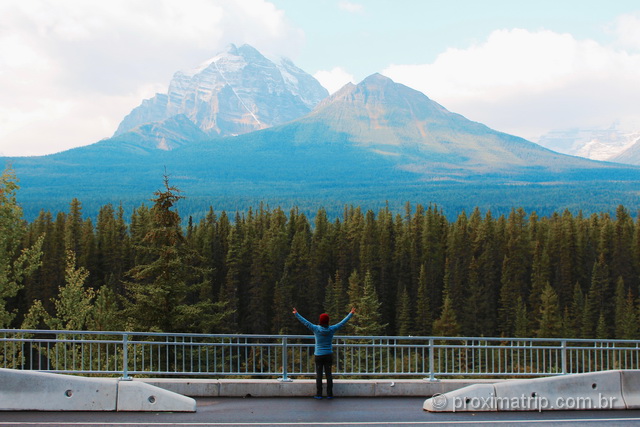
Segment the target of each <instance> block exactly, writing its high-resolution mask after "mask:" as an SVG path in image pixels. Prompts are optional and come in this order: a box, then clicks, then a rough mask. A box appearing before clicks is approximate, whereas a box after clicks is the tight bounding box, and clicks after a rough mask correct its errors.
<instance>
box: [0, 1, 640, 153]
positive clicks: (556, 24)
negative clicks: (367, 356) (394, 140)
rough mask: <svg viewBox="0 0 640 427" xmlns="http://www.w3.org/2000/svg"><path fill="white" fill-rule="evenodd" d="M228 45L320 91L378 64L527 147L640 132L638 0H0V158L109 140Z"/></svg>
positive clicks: (369, 71) (386, 72) (377, 69)
mask: <svg viewBox="0 0 640 427" xmlns="http://www.w3.org/2000/svg"><path fill="white" fill-rule="evenodd" d="M229 43H234V44H236V45H241V44H244V43H247V44H250V45H252V46H254V47H255V48H257V49H258V50H259V51H261V52H262V53H264V54H266V55H271V56H285V57H288V58H290V59H291V60H292V61H293V62H294V63H295V64H296V65H297V66H298V67H300V68H302V69H303V70H305V71H306V72H308V73H309V74H312V75H314V76H315V77H316V78H317V79H318V80H319V81H320V82H321V83H322V84H323V85H324V86H325V87H326V88H327V89H328V90H329V91H330V92H334V91H336V90H337V89H339V88H340V87H341V86H342V85H344V84H346V83H347V82H353V83H358V82H360V81H361V80H363V79H364V78H365V77H367V76H369V75H371V74H373V73H376V72H379V73H381V74H383V75H385V76H387V77H389V78H391V79H393V80H394V81H396V82H397V83H402V84H405V85H407V86H409V87H411V88H413V89H416V90H419V91H421V92H423V93H424V94H425V95H427V96H428V97H429V98H431V99H433V100H434V101H436V102H438V103H440V104H442V105H443V106H444V107H445V108H447V109H448V110H450V111H453V112H456V113H459V114H462V115H464V116H465V117H467V118H469V119H471V120H474V121H478V122H482V123H484V124H486V125H488V126H490V127H492V128H494V129H496V130H499V131H502V132H507V133H511V134H514V135H518V136H521V137H524V138H527V139H529V140H531V141H534V142H537V140H538V139H539V138H540V137H541V136H543V135H544V134H546V133H547V132H550V131H554V130H564V129H574V128H579V129H607V128H610V127H612V126H615V127H616V128H618V129H620V130H623V131H640V102H639V101H640V3H638V1H637V0H633V1H627V0H608V1H605V0H598V1H594V0H562V1H558V0H551V1H549V0H538V1H536V2H532V1H524V0H482V1H478V0H450V1H442V0H437V1H436V0H349V1H347V0H271V1H267V0H109V1H104V0H100V1H98V0H2V1H0V156H30V155H43V154H50V153H55V152H59V151H63V150H66V149H70V148H73V147H77V146H82V145H87V144H92V143H94V142H97V141H99V140H101V139H104V138H108V137H110V136H112V135H113V133H114V132H115V130H116V128H117V126H118V124H119V123H120V121H121V120H122V119H123V118H124V116H126V115H127V114H128V113H129V112H130V111H131V110H132V109H133V108H135V107H136V106H138V105H139V104H140V103H141V102H142V100H143V99H147V98H151V97H152V96H153V95H154V94H155V93H166V92H167V88H168V85H169V82H170V80H171V77H172V76H173V74H174V73H175V72H176V71H179V70H184V69H191V68H194V67H196V66H197V65H199V64H200V63H202V62H205V61H206V60H207V59H209V58H211V57H213V56H215V55H216V54H217V53H219V52H221V51H223V50H224V49H225V47H226V46H227V45H228V44H229Z"/></svg>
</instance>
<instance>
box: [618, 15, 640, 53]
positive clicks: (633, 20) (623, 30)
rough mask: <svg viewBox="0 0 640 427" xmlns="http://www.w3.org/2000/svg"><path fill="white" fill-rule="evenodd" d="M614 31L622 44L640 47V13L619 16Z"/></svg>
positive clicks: (635, 47) (634, 47)
mask: <svg viewBox="0 0 640 427" xmlns="http://www.w3.org/2000/svg"><path fill="white" fill-rule="evenodd" d="M614 32H615V34H616V36H617V37H618V41H619V43H620V44H621V45H622V46H626V47H629V48H633V49H640V13H636V14H626V15H621V16H619V17H618V19H617V20H616V26H615V30H614Z"/></svg>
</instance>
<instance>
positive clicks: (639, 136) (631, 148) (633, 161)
mask: <svg viewBox="0 0 640 427" xmlns="http://www.w3.org/2000/svg"><path fill="white" fill-rule="evenodd" d="M628 139H629V140H630V141H631V143H628V144H626V145H625V147H624V149H623V150H622V151H621V152H619V153H618V154H616V155H614V156H611V157H610V158H609V159H610V160H611V161H613V162H620V163H627V164H630V165H640V132H635V133H632V134H629V138H628Z"/></svg>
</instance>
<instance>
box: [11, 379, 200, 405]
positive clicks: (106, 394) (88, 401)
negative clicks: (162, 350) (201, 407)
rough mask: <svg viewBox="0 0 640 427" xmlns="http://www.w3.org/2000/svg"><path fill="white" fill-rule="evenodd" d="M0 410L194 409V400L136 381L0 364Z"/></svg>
mask: <svg viewBox="0 0 640 427" xmlns="http://www.w3.org/2000/svg"><path fill="white" fill-rule="evenodd" d="M0 411H175V412H195V411H196V402H195V400H194V399H192V398H189V397H185V396H182V395H179V394H177V393H173V392H170V391H167V390H164V389H161V388H158V387H154V386H151V385H149V384H145V383H143V382H139V381H123V380H120V379H117V378H86V377H79V376H73V375H61V374H51V373H44V372H36V371H20V370H14V369H2V368H0Z"/></svg>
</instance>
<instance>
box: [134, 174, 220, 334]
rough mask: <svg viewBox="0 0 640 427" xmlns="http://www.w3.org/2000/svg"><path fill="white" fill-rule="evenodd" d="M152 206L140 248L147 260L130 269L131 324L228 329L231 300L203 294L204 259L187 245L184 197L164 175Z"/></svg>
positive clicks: (137, 327)
mask: <svg viewBox="0 0 640 427" xmlns="http://www.w3.org/2000/svg"><path fill="white" fill-rule="evenodd" d="M154 194H155V198H154V199H153V202H154V205H153V207H152V208H151V223H150V227H149V231H148V232H147V234H146V235H145V236H144V237H143V238H142V240H141V242H140V245H139V247H138V248H137V250H138V251H139V252H141V253H143V254H145V256H144V258H145V259H148V260H149V261H148V263H144V264H138V265H136V266H135V267H133V268H132V269H131V270H129V272H128V276H129V277H130V280H129V281H128V282H127V283H126V285H125V286H126V289H127V296H128V299H127V300H126V301H125V314H126V316H127V319H128V322H129V327H131V328H133V329H135V330H141V331H161V332H194V331H205V330H206V331H208V332H215V331H224V332H228V329H227V323H226V321H227V317H228V316H229V315H230V314H231V313H230V312H229V310H228V309H227V306H226V301H220V302H218V303H217V304H216V303H215V302H214V301H211V300H210V299H207V298H200V297H201V295H202V293H203V290H206V288H207V287H209V286H210V284H209V283H208V282H207V277H208V274H207V269H206V268H205V267H204V266H203V262H202V261H203V260H202V258H201V257H200V256H199V255H198V254H197V253H196V252H195V251H194V250H193V249H192V248H191V247H190V246H189V245H188V244H187V242H186V240H185V238H184V235H183V233H182V229H181V220H180V216H179V215H178V213H177V212H176V211H175V204H176V203H177V202H178V201H179V200H181V199H182V198H183V196H181V195H180V194H179V190H178V189H177V188H176V187H174V186H171V185H170V184H169V178H168V176H166V175H165V177H164V189H162V190H158V191H156V192H155V193H154Z"/></svg>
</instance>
